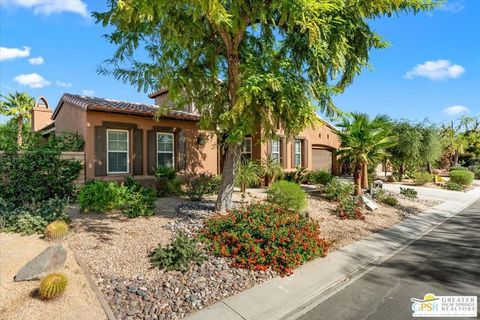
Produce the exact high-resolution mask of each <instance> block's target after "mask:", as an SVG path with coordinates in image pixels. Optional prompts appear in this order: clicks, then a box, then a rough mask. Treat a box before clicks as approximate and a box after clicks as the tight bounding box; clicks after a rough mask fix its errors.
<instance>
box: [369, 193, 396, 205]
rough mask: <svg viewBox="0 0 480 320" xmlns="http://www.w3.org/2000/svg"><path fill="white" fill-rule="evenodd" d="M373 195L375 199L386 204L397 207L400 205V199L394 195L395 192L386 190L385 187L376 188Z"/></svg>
mask: <svg viewBox="0 0 480 320" xmlns="http://www.w3.org/2000/svg"><path fill="white" fill-rule="evenodd" d="M372 195H373V198H374V199H375V200H377V201H379V202H382V203H385V204H386V205H389V206H391V207H395V206H397V205H398V200H397V198H396V197H395V196H394V195H393V193H391V192H388V191H385V189H378V190H375V191H374V192H373V193H372Z"/></svg>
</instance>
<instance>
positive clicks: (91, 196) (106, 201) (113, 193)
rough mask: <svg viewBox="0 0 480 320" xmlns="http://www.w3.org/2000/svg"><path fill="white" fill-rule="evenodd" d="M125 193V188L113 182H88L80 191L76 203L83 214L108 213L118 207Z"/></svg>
mask: <svg viewBox="0 0 480 320" xmlns="http://www.w3.org/2000/svg"><path fill="white" fill-rule="evenodd" d="M125 193H126V188H124V187H121V186H120V185H118V184H117V183H115V182H106V181H101V180H94V181H89V182H87V183H86V184H85V185H84V186H83V187H82V188H81V189H80V193H79V195H78V203H79V204H80V209H81V210H82V211H84V212H98V213H102V212H108V211H111V210H114V209H116V208H118V207H119V202H120V199H121V198H122V196H124V195H125Z"/></svg>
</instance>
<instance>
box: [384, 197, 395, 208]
mask: <svg viewBox="0 0 480 320" xmlns="http://www.w3.org/2000/svg"><path fill="white" fill-rule="evenodd" d="M382 202H383V203H385V204H386V205H389V206H390V207H396V206H397V205H398V200H397V198H395V196H393V195H387V196H385V197H384V198H383V199H382Z"/></svg>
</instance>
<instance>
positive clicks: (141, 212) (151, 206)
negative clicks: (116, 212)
mask: <svg viewBox="0 0 480 320" xmlns="http://www.w3.org/2000/svg"><path fill="white" fill-rule="evenodd" d="M156 199H157V197H156V192H155V190H153V189H151V188H144V187H140V189H137V190H135V189H128V192H127V194H126V197H125V199H124V201H123V204H122V209H121V210H122V214H123V215H125V216H127V217H129V218H135V217H140V216H142V217H146V216H153V215H154V214H155V201H156Z"/></svg>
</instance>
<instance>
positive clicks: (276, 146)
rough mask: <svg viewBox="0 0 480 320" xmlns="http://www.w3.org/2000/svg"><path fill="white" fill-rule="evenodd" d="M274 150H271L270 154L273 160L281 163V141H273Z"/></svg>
mask: <svg viewBox="0 0 480 320" xmlns="http://www.w3.org/2000/svg"><path fill="white" fill-rule="evenodd" d="M271 144H272V150H270V151H271V152H270V154H271V157H272V159H274V160H275V161H276V162H280V140H272V142H271Z"/></svg>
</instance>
